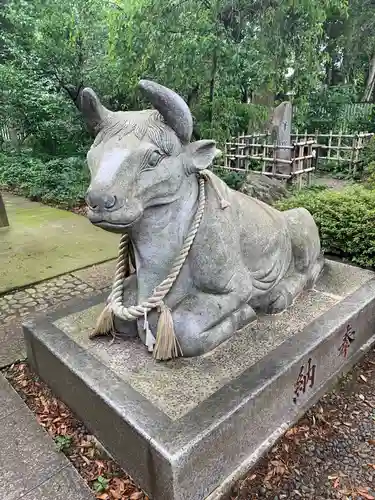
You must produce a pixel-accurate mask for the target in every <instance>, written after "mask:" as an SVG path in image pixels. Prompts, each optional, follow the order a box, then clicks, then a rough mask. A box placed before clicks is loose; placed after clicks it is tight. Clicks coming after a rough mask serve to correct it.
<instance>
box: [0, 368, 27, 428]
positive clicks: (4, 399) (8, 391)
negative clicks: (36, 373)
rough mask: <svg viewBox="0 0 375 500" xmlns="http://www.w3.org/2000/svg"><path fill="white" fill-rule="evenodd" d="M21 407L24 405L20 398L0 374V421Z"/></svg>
mask: <svg viewBox="0 0 375 500" xmlns="http://www.w3.org/2000/svg"><path fill="white" fill-rule="evenodd" d="M22 407H24V403H23V401H22V399H21V398H20V397H19V396H18V394H17V393H16V391H15V390H14V389H13V388H12V387H11V385H10V384H9V383H8V382H7V380H6V379H5V378H4V377H3V376H2V375H1V374H0V421H1V419H3V418H5V417H7V416H8V415H10V414H11V413H13V412H15V411H16V410H19V409H21V408H22Z"/></svg>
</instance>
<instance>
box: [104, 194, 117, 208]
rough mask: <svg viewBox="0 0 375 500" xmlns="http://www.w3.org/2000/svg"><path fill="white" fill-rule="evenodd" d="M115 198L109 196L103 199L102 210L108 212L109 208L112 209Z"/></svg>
mask: <svg viewBox="0 0 375 500" xmlns="http://www.w3.org/2000/svg"><path fill="white" fill-rule="evenodd" d="M116 201H117V199H116V196H112V195H109V196H107V197H106V198H105V200H104V208H106V209H107V210H109V209H110V208H113V207H114V206H115V205H116Z"/></svg>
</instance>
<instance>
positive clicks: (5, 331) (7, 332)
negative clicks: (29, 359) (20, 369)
mask: <svg viewBox="0 0 375 500" xmlns="http://www.w3.org/2000/svg"><path fill="white" fill-rule="evenodd" d="M0 345H1V349H0V368H2V367H4V366H8V365H10V364H12V363H14V362H15V361H18V360H20V359H24V358H25V357H26V351H25V342H24V339H23V334H22V327H21V319H20V318H14V319H9V317H8V318H7V320H6V322H2V324H0Z"/></svg>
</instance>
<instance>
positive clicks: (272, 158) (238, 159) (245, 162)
mask: <svg viewBox="0 0 375 500" xmlns="http://www.w3.org/2000/svg"><path fill="white" fill-rule="evenodd" d="M314 146H315V141H314V139H313V138H309V137H306V138H303V139H302V138H301V139H300V140H295V141H293V142H292V144H291V145H285V144H284V145H283V144H275V143H271V134H253V135H242V136H239V137H237V138H236V139H233V140H232V142H228V143H226V146H225V153H224V164H223V165H221V168H224V169H226V170H232V171H237V172H243V171H245V172H253V173H256V174H262V175H267V176H269V177H275V178H279V179H280V180H284V181H294V180H296V183H297V187H302V184H303V181H304V180H306V183H307V185H310V182H311V173H312V172H313V171H314V170H315V153H314Z"/></svg>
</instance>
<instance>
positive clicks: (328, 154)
mask: <svg viewBox="0 0 375 500" xmlns="http://www.w3.org/2000/svg"><path fill="white" fill-rule="evenodd" d="M331 146H332V130H330V132H329V139H328V151H327V160H328V163H329V160H330V159H331Z"/></svg>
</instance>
